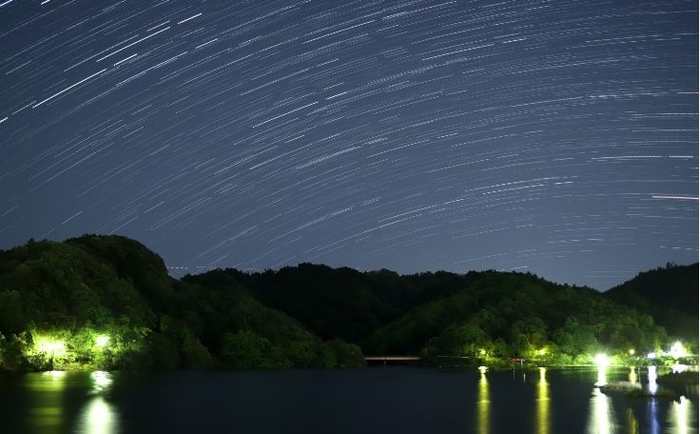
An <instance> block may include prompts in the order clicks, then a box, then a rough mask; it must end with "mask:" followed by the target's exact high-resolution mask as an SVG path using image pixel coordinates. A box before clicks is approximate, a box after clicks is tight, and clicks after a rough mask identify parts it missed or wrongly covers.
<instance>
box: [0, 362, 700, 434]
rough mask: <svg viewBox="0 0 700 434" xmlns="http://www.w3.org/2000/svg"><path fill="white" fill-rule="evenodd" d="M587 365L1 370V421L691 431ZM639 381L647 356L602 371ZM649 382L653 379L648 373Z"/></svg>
mask: <svg viewBox="0 0 700 434" xmlns="http://www.w3.org/2000/svg"><path fill="white" fill-rule="evenodd" d="M600 380H601V378H599V373H597V372H596V371H595V370H577V371H573V370H567V371H554V370H542V369H540V370H539V371H537V370H535V371H508V372H487V373H486V374H483V375H482V374H480V373H479V372H475V371H464V370H445V369H428V368H422V369H419V368H405V367H404V368H401V367H394V368H391V367H390V368H381V367H378V368H369V369H358V370H293V371H292V370H290V371H238V372H236V371H233V372H231V371H221V372H208V371H207V372H192V371H189V372H156V373H121V372H116V373H107V372H93V373H82V372H70V373H64V372H57V373H56V372H54V373H36V374H27V375H17V376H2V377H0V433H28V434H31V433H199V432H211V433H227V432H236V433H358V432H362V433H368V432H369V433H375V432H376V433H379V432H382V433H479V434H482V433H523V434H527V433H538V434H556V433H603V434H607V433H653V434H656V433H682V434H684V433H697V432H698V429H697V428H698V391H697V387H693V388H692V389H685V390H684V391H683V394H684V396H683V397H682V398H680V399H678V400H661V399H632V398H628V397H625V396H624V395H611V396H608V395H605V394H602V393H600V391H599V390H598V389H597V388H596V387H595V383H596V382H597V381H600ZM617 380H626V381H629V380H632V381H639V382H641V383H642V384H644V386H645V387H648V385H649V378H648V374H647V371H646V368H642V369H641V370H635V371H632V372H630V370H618V371H615V372H608V373H607V377H606V378H605V379H604V381H617ZM652 383H653V381H652Z"/></svg>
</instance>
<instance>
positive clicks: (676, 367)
mask: <svg viewBox="0 0 700 434" xmlns="http://www.w3.org/2000/svg"><path fill="white" fill-rule="evenodd" d="M687 370H688V365H682V364H680V363H676V364H674V365H673V366H671V371H673V373H674V374H680V373H681V372H685V371H687Z"/></svg>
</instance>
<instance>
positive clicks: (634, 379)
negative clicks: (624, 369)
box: [630, 367, 639, 384]
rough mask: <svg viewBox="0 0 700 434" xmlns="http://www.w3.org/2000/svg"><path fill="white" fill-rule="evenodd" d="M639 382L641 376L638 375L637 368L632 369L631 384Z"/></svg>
mask: <svg viewBox="0 0 700 434" xmlns="http://www.w3.org/2000/svg"><path fill="white" fill-rule="evenodd" d="M638 381H639V375H637V368H634V367H631V368H630V383H632V384H637V382H638Z"/></svg>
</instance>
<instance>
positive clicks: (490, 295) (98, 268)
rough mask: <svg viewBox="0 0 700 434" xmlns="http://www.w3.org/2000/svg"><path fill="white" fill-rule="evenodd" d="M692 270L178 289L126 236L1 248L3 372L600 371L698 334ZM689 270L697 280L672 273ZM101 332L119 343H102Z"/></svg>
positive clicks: (323, 272)
mask: <svg viewBox="0 0 700 434" xmlns="http://www.w3.org/2000/svg"><path fill="white" fill-rule="evenodd" d="M694 270H695V278H694V279H695V280H693V278H692V276H691V277H688V276H689V275H688V273H686V269H685V268H683V267H675V266H674V267H667V269H663V270H655V271H654V272H651V274H642V275H640V276H641V277H638V279H636V281H637V283H634V282H635V281H633V282H632V283H634V284H632V283H630V285H627V286H623V287H621V289H615V290H612V291H611V292H610V293H607V294H601V293H599V292H597V291H594V290H592V289H588V288H577V287H571V286H566V285H557V284H554V283H551V282H547V281H545V280H543V279H540V278H538V277H537V276H534V275H531V274H520V273H500V272H493V271H488V272H470V273H468V274H465V275H457V274H453V273H446V272H437V273H421V274H416V275H411V276H399V275H398V274H396V273H394V272H391V271H388V270H380V271H376V272H367V273H361V272H358V271H356V270H352V269H349V268H340V269H335V270H334V269H331V268H329V267H326V266H321V265H312V264H301V265H299V266H297V267H285V268H282V269H281V270H279V271H276V272H275V271H266V272H264V273H242V272H240V271H237V270H216V271H212V272H209V273H206V274H202V275H198V276H186V277H185V278H183V279H182V280H181V281H177V280H174V279H171V278H170V277H169V276H168V275H167V272H166V269H165V265H164V263H163V261H162V259H161V258H160V257H158V256H157V255H155V254H153V253H152V252H150V251H149V250H148V249H147V248H146V247H144V246H143V245H141V244H139V243H138V242H136V241H133V240H130V239H128V238H124V237H118V236H94V235H89V236H84V237H80V238H75V239H71V240H68V241H66V242H64V243H55V242H49V241H41V242H30V243H28V244H27V245H25V246H20V247H17V248H15V249H12V250H9V251H0V370H8V371H24V370H32V369H33V370H41V369H97V368H99V369H143V368H153V369H177V368H208V367H236V368H282V367H285V368H286V367H297V368H306V367H355V366H364V364H365V361H364V357H363V355H362V352H363V350H364V351H365V352H367V353H373V354H421V355H422V356H424V357H425V358H427V359H430V358H433V359H437V358H439V357H447V356H449V357H453V358H459V360H465V361H467V362H468V363H487V364H490V365H491V364H497V363H499V362H502V361H503V360H506V361H507V360H508V359H509V358H510V357H516V356H517V357H525V358H526V359H527V360H528V361H531V362H532V363H539V364H577V363H583V362H585V363H588V362H589V359H590V354H591V353H593V352H596V351H600V350H602V349H604V350H606V351H608V352H610V353H618V354H626V353H627V351H628V350H629V349H631V348H634V349H636V350H637V351H638V352H639V353H640V354H641V353H643V352H644V351H646V350H655V349H657V348H660V347H662V346H663V345H667V344H668V342H667V341H668V339H667V336H666V332H665V330H664V328H662V327H660V326H659V325H658V323H659V322H660V321H666V322H665V323H664V324H668V325H669V327H676V326H678V325H679V324H680V323H683V321H686V320H687V319H688V318H691V319H692V318H693V314H694V315H695V316H694V318H696V321H695V327H694V329H693V330H694V331H695V333H697V327H696V325H697V303H695V307H694V309H695V310H693V309H689V308H688V306H687V305H686V304H687V302H688V300H686V298H687V297H691V298H692V297H693V295H692V294H691V295H688V294H687V293H689V292H692V291H695V295H694V297H696V298H697V265H695V269H694ZM691 271H692V270H691ZM679 273H680V274H682V275H683V276H686V277H683V278H676V279H675V280H674V279H673V278H672V277H669V276H674V275H676V274H679ZM659 276H661V277H659ZM664 276H665V277H669V278H670V279H671V281H673V282H674V285H681V286H683V290H682V291H681V292H682V293H683V294H686V295H683V296H682V297H681V298H678V297H675V296H673V297H670V300H669V302H668V303H667V305H668V306H669V309H667V310H664V309H665V308H664V309H662V308H661V307H663V306H666V305H664V304H663V302H662V301H663V297H659V296H658V294H657V293H658V291H656V292H654V291H652V290H650V289H649V287H650V285H651V284H648V285H647V284H646V283H645V284H644V285H642V284H641V283H638V282H642V283H644V282H652V283H653V286H654V287H656V288H664V291H665V292H666V293H668V292H669V291H670V289H669V288H668V287H667V286H664V283H663V281H664V279H663V278H662V277H664ZM640 285H641V286H640ZM689 286H692V291H691V290H688V289H687V288H688V287H689ZM630 288H632V289H630ZM679 297H680V296H679ZM683 297H686V298H683ZM677 298H678V299H677ZM691 301H692V300H691ZM620 302H624V303H628V304H627V305H625V304H620ZM630 304H631V305H632V306H634V307H633V308H632V307H630ZM268 306H271V307H272V308H270V307H268ZM653 306H657V307H656V308H655V307H653ZM658 306H661V307H658ZM276 309H278V310H276ZM679 312H680V313H679ZM664 315H666V316H664ZM669 316H673V317H675V318H676V321H675V322H673V321H671V320H669V319H668V317H669ZM664 318H665V319H664ZM686 322H687V321H686ZM673 330H684V328H682V327H677V328H674V329H673ZM99 336H109V339H108V342H109V343H108V344H106V345H97V344H96V342H97V338H98V337H99ZM680 337H684V338H686V339H688V336H686V335H681V336H680ZM694 338H695V339H694V340H693V336H690V341H691V344H693V343H694V342H695V343H696V341H697V335H696V334H695V335H694ZM347 342H353V343H357V344H360V345H361V347H362V349H361V348H360V346H357V345H355V344H350V343H347ZM696 346H697V345H695V347H693V348H696ZM691 347H692V345H691Z"/></svg>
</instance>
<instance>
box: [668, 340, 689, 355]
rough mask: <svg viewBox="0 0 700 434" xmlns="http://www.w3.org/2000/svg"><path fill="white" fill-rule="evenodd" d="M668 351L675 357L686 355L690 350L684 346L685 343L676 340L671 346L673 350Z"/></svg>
mask: <svg viewBox="0 0 700 434" xmlns="http://www.w3.org/2000/svg"><path fill="white" fill-rule="evenodd" d="M668 353H669V354H670V355H671V356H673V357H674V358H675V359H678V358H680V357H685V356H687V355H688V352H687V351H686V350H685V348H683V344H682V343H680V342H676V343H675V344H673V345H672V346H671V350H670V351H669V352H668Z"/></svg>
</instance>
